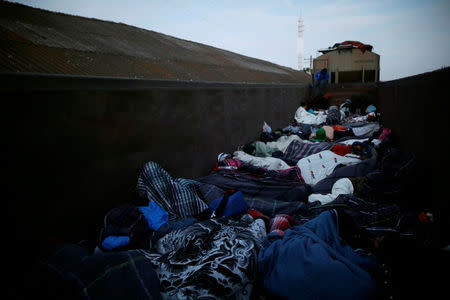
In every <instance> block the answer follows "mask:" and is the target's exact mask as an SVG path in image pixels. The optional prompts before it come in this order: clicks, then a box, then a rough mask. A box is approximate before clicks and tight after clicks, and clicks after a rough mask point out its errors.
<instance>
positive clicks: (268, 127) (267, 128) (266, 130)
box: [262, 121, 272, 133]
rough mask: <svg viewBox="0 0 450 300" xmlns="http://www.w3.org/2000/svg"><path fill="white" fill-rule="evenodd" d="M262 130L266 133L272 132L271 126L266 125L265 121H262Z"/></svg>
mask: <svg viewBox="0 0 450 300" xmlns="http://www.w3.org/2000/svg"><path fill="white" fill-rule="evenodd" d="M262 129H263V132H267V133H271V132H272V128H270V126H269V125H267V123H266V121H264V125H263V128H262Z"/></svg>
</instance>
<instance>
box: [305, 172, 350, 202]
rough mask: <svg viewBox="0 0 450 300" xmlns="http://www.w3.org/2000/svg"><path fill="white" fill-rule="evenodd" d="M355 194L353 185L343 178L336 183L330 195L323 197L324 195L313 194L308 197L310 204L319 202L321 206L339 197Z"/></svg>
mask: <svg viewBox="0 0 450 300" xmlns="http://www.w3.org/2000/svg"><path fill="white" fill-rule="evenodd" d="M348 194H350V195H351V194H353V184H352V182H351V181H350V179H348V178H341V179H339V180H338V181H336V182H335V183H334V185H333V188H332V190H331V193H330V194H327V195H322V194H311V195H309V197H308V201H309V202H311V203H312V202H315V201H319V202H320V204H322V205H323V204H327V203H330V202H331V201H333V200H334V199H336V198H337V196H339V195H348Z"/></svg>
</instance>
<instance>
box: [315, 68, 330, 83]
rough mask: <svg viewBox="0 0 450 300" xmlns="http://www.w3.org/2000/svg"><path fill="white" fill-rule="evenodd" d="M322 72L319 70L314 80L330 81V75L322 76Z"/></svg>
mask: <svg viewBox="0 0 450 300" xmlns="http://www.w3.org/2000/svg"><path fill="white" fill-rule="evenodd" d="M321 71H322V70H319V71H317V72H316V74H315V75H314V80H326V81H328V80H329V79H330V73H328V72H327V73H326V74H325V75H323V74H322V72H321Z"/></svg>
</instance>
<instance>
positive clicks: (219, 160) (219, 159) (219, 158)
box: [217, 152, 230, 162]
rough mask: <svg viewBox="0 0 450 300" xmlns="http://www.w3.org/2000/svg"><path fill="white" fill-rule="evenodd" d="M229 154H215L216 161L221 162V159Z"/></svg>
mask: <svg viewBox="0 0 450 300" xmlns="http://www.w3.org/2000/svg"><path fill="white" fill-rule="evenodd" d="M229 156H230V155H229V154H227V153H223V152H222V153H220V154H219V155H218V156H217V161H218V162H222V161H224V160H225V159H226V158H227V157H229Z"/></svg>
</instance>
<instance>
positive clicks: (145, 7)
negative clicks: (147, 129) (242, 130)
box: [11, 0, 450, 81]
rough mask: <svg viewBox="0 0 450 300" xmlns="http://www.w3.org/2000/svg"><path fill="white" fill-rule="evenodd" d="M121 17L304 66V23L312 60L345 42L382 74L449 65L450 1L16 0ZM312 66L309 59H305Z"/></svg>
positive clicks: (139, 24) (402, 74) (119, 19)
mask: <svg viewBox="0 0 450 300" xmlns="http://www.w3.org/2000/svg"><path fill="white" fill-rule="evenodd" d="M11 2H19V3H23V4H26V5H30V6H33V7H39V8H43V9H47V10H51V11H58V12H63V13H68V14H72V15H78V16H84V17H90V18H97V19H101V20H108V21H114V22H122V23H125V24H129V25H134V26H137V27H141V28H145V29H149V30H154V31H157V32H161V33H164V34H168V35H172V36H175V37H178V38H182V39H186V40H191V41H195V42H199V43H203V44H206V45H211V46H214V47H218V48H222V49H226V50H230V51H233V52H236V53H239V54H243V55H247V56H251V57H255V58H259V59H263V60H267V61H270V62H273V63H276V64H279V65H282V66H287V67H290V68H293V69H297V65H298V63H297V22H298V17H299V16H300V14H301V16H302V17H303V20H304V25H305V31H304V42H303V43H304V50H303V56H304V57H305V58H307V57H310V56H311V55H312V57H313V58H314V57H316V56H318V52H317V50H318V49H322V48H327V47H329V46H332V45H333V44H335V43H338V42H343V41H345V40H354V41H360V42H362V43H366V44H370V45H372V46H373V47H374V49H373V51H374V52H375V53H378V54H379V55H380V56H381V62H380V64H381V67H380V68H381V74H380V75H381V80H384V81H386V80H391V79H396V78H401V77H405V76H410V75H415V74H420V73H423V72H428V71H432V70H436V69H439V68H441V67H444V66H450V55H449V54H450V1H449V0H428V1H425V0H417V1H416V0H376V1H369V0H366V1H361V0H336V1H327V0H323V1H305V0H191V1H189V0H19V1H17V0H15V1H11ZM304 65H305V66H309V62H305V63H304Z"/></svg>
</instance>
